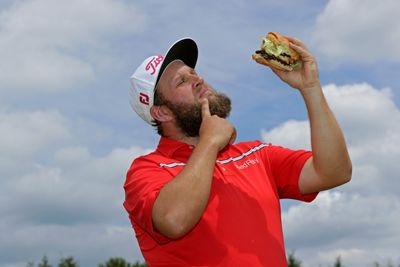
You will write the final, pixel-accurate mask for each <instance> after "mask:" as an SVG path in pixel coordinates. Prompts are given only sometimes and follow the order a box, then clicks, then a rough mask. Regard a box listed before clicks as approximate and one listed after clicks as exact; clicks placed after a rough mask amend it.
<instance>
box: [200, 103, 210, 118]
mask: <svg viewBox="0 0 400 267" xmlns="http://www.w3.org/2000/svg"><path fill="white" fill-rule="evenodd" d="M201 117H202V118H203V119H204V118H205V117H211V113H210V107H209V105H208V99H207V98H204V99H202V100H201Z"/></svg>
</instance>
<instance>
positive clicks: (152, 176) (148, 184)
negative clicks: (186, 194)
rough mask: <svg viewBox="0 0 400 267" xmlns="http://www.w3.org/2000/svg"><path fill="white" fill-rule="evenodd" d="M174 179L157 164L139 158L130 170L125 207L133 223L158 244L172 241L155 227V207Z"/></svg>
mask: <svg viewBox="0 0 400 267" xmlns="http://www.w3.org/2000/svg"><path fill="white" fill-rule="evenodd" d="M172 178H173V177H172V175H171V174H170V173H168V172H167V171H165V169H164V168H162V167H160V166H159V164H157V163H156V162H152V161H150V160H147V159H145V158H138V159H136V160H135V161H134V162H133V164H132V166H131V168H130V169H129V170H128V173H127V177H126V182H125V185H124V189H125V201H124V207H125V209H126V211H127V212H128V214H129V217H130V219H131V221H132V223H136V224H137V225H138V226H140V228H141V229H143V230H144V231H145V232H147V233H148V234H149V235H150V236H152V237H153V238H154V239H155V240H156V241H157V242H158V243H166V242H168V241H170V239H169V238H167V237H166V236H164V235H162V234H161V233H160V232H158V231H157V229H155V227H154V226H153V219H152V210H153V205H154V202H155V200H156V198H157V196H158V194H159V192H160V190H161V188H162V187H163V186H164V185H165V184H166V183H167V182H168V181H170V180H171V179H172Z"/></svg>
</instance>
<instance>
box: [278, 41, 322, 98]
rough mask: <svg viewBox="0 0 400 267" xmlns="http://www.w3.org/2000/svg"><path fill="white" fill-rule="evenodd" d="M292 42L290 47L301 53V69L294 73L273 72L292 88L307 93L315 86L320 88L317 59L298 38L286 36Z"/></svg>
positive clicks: (295, 70) (293, 71)
mask: <svg viewBox="0 0 400 267" xmlns="http://www.w3.org/2000/svg"><path fill="white" fill-rule="evenodd" d="M285 37H286V38H287V39H288V40H289V41H290V47H291V48H293V49H294V50H295V51H296V52H297V53H299V55H300V58H301V61H302V62H301V67H299V68H297V69H294V70H292V71H282V70H277V69H274V68H271V69H272V71H273V72H274V73H275V74H276V75H277V76H278V77H279V78H280V79H281V80H282V81H284V82H286V83H287V84H289V85H290V86H291V87H293V88H296V89H299V90H300V91H301V92H305V91H307V90H308V89H310V88H313V87H315V86H320V82H319V76H318V67H317V62H316V59H315V57H314V56H313V55H312V54H311V53H310V51H309V50H308V49H307V47H306V46H305V45H304V44H303V43H302V42H301V41H300V40H299V39H296V38H292V37H289V36H285Z"/></svg>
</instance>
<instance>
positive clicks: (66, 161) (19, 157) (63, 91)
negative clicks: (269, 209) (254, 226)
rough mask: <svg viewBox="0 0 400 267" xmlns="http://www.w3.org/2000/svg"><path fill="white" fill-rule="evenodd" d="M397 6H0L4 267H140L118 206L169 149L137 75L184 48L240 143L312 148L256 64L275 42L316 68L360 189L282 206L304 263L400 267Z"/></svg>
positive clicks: (289, 105) (301, 115)
mask: <svg viewBox="0 0 400 267" xmlns="http://www.w3.org/2000/svg"><path fill="white" fill-rule="evenodd" d="M399 9H400V2H399V1H395V0H381V1H379V3H378V1H373V0H324V1H313V0H298V1H289V0H281V1H270V0H264V1H251V2H249V1H244V0H231V1H210V0H205V1H201V2H199V1H183V0H171V1H128V0H85V1H81V0H68V1H67V0H57V1H54V0H1V2H0V59H1V60H0V218H1V219H0V233H1V235H0V267H20V266H21V267H22V266H26V264H27V262H32V261H33V262H35V263H38V262H39V261H40V259H41V258H42V257H43V255H47V257H48V258H49V260H50V262H51V263H53V265H55V264H56V263H57V262H58V260H59V259H60V258H63V257H68V256H73V257H74V258H75V259H76V260H77V261H78V262H79V264H80V266H82V267H90V266H97V264H98V263H101V262H104V261H106V260H107V259H109V258H110V257H123V258H125V259H127V260H129V261H131V262H134V261H136V260H143V258H142V256H141V253H140V250H139V248H138V245H137V242H136V239H135V236H134V233H133V230H132V228H131V225H130V222H129V219H128V216H127V214H126V212H125V210H124V208H123V206H122V203H123V200H124V191H123V183H124V181H125V174H126V171H127V169H128V167H129V165H130V164H131V162H132V160H133V159H134V158H135V157H137V156H139V155H143V154H146V153H148V152H150V151H152V150H153V149H154V148H155V147H156V145H157V143H158V139H159V137H158V136H157V134H156V132H155V131H154V129H152V128H151V127H149V126H148V125H147V124H146V123H145V122H144V121H142V120H141V119H140V118H139V117H138V116H137V115H136V114H135V113H134V112H133V111H132V109H131V108H130V106H129V102H128V88H129V77H130V75H131V74H132V73H133V71H134V70H135V69H136V67H137V66H139V64H140V63H141V62H142V61H143V60H144V59H145V58H147V57H149V56H151V55H154V54H159V53H164V52H165V51H166V50H167V49H168V47H169V46H170V45H171V44H172V43H173V42H174V41H175V40H177V39H180V38H182V37H185V36H189V37H192V38H194V39H195V40H196V42H197V44H198V46H199V60H198V63H197V67H196V68H197V72H198V73H200V74H201V75H202V76H203V77H204V78H205V79H206V80H207V81H208V82H209V83H210V84H212V85H213V86H214V87H215V88H217V89H218V90H220V91H222V92H224V93H226V94H228V95H229V96H230V97H231V99H232V102H233V111H232V113H231V116H230V117H229V120H230V121H231V122H232V123H233V124H234V125H235V127H236V129H237V131H238V138H237V141H238V142H239V141H247V140H256V139H258V140H262V141H265V142H268V143H273V144H277V145H283V146H287V147H289V148H294V149H295V148H309V147H310V142H309V130H308V127H309V126H308V122H307V113H306V109H305V106H304V102H303V100H302V97H301V95H300V94H299V92H298V91H296V90H294V89H292V88H289V87H288V86H287V85H286V84H284V83H282V82H281V81H280V80H279V79H278V78H277V77H276V76H275V75H274V74H273V73H272V72H271V71H270V70H269V69H268V68H265V67H264V66H261V65H258V64H256V63H254V61H252V60H251V54H252V53H253V52H254V50H256V49H258V47H259V46H260V43H261V37H262V36H264V35H265V34H266V33H267V32H269V31H278V32H281V33H283V34H286V35H290V36H295V37H297V38H299V39H301V40H303V41H304V43H306V45H307V47H308V48H309V49H310V50H311V51H312V53H313V54H314V55H315V56H316V58H317V61H318V66H319V71H320V80H321V84H322V87H323V90H324V93H325V95H326V98H327V100H328V102H329V105H330V106H331V108H332V110H333V111H334V113H335V115H336V117H337V119H338V121H339V123H340V125H341V127H342V129H343V131H344V134H345V137H346V140H347V143H348V148H349V152H350V156H351V159H352V162H353V178H352V181H351V182H350V183H348V184H346V185H344V186H342V187H339V188H336V189H334V190H330V191H327V192H321V193H320V194H319V196H318V197H317V199H316V200H315V201H314V202H312V203H310V204H305V203H299V202H295V201H286V200H285V201H282V222H283V228H284V235H285V243H286V248H287V250H288V251H295V255H296V257H297V258H299V259H300V260H301V261H302V262H303V265H304V266H308V267H317V266H331V265H332V264H333V262H334V260H335V258H336V257H337V256H339V255H340V256H341V259H342V262H343V263H344V265H345V266H352V267H361V266H364V267H365V266H373V263H374V262H379V263H381V264H389V263H392V264H395V265H396V266H397V265H398V264H400V255H399V251H400V227H399V226H398V222H399V221H400V196H399V194H398V191H399V189H400V179H399V173H400V164H399V163H398V161H399V158H400V108H399V104H400V92H399V89H400V88H399V87H400V85H399V82H398V81H399V73H400V46H398V45H397V44H398V43H399V42H400V17H399V16H398V10H399Z"/></svg>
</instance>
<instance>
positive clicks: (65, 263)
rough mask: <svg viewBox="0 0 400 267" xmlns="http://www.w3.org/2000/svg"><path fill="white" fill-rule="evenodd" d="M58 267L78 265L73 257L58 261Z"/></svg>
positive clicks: (76, 266)
mask: <svg viewBox="0 0 400 267" xmlns="http://www.w3.org/2000/svg"><path fill="white" fill-rule="evenodd" d="M58 267H79V265H78V263H77V262H76V261H75V260H74V258H73V257H71V256H70V257H68V258H65V259H64V258H63V259H61V260H60V262H59V263H58Z"/></svg>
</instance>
